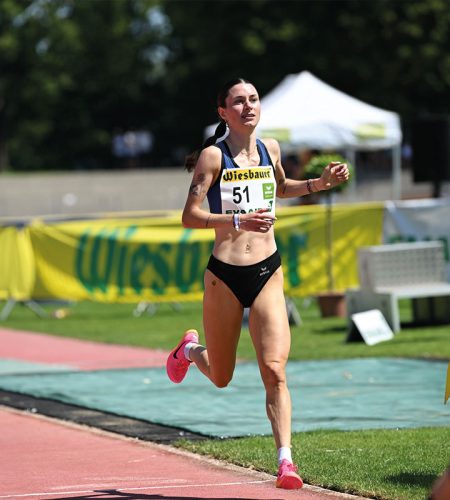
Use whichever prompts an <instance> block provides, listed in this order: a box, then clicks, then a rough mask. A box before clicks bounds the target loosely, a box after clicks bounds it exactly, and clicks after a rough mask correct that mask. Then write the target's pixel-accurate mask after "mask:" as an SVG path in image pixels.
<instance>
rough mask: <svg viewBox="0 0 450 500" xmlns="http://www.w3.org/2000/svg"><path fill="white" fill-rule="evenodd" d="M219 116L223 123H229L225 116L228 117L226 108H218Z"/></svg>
mask: <svg viewBox="0 0 450 500" xmlns="http://www.w3.org/2000/svg"><path fill="white" fill-rule="evenodd" d="M217 114H218V115H219V118H220V119H221V120H223V121H225V122H226V121H227V120H226V118H225V115H226V111H225V108H222V107H221V106H219V107H218V108H217Z"/></svg>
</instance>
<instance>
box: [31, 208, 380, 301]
mask: <svg viewBox="0 0 450 500" xmlns="http://www.w3.org/2000/svg"><path fill="white" fill-rule="evenodd" d="M180 217H181V214H179V213H177V214H175V215H172V216H170V217H161V218H155V217H148V218H137V217H136V218H129V219H119V218H117V219H99V220H83V221H69V222H60V223H54V224H42V223H38V222H35V223H34V224H32V225H31V226H30V227H29V235H30V241H31V246H32V248H33V252H34V259H35V274H36V282H35V284H34V289H33V292H32V296H33V298H35V299H47V298H59V299H67V300H85V299H89V300H96V301H104V302H139V301H149V302H160V301H170V302H172V301H184V300H198V299H201V297H202V293H203V273H204V269H205V267H206V264H207V262H208V258H209V256H210V254H211V251H212V245H213V237H214V232H213V230H210V229H202V230H198V229H197V230H191V229H184V228H183V227H182V226H181V223H180ZM382 225H383V204H382V203H372V204H358V205H335V206H333V207H332V211H331V214H330V212H329V211H328V209H327V207H326V206H322V205H311V206H300V207H298V206H297V207H289V208H287V207H285V208H280V209H279V210H278V211H277V222H276V225H275V234H276V240H277V246H278V249H279V251H280V254H281V257H282V262H283V269H284V274H285V286H286V293H287V294H289V295H291V296H308V295H313V294H316V293H320V292H324V291H327V290H328V289H329V288H330V286H332V288H333V289H334V290H345V289H346V288H348V287H351V286H356V285H357V284H358V277H357V249H358V248H359V247H361V246H366V245H378V244H381V242H382ZM24 265H26V263H24Z"/></svg>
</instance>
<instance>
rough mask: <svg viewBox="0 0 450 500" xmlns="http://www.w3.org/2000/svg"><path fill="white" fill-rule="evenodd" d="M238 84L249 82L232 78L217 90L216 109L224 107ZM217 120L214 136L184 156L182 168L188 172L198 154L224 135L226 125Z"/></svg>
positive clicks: (195, 161)
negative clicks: (231, 90) (231, 91)
mask: <svg viewBox="0 0 450 500" xmlns="http://www.w3.org/2000/svg"><path fill="white" fill-rule="evenodd" d="M239 83H251V82H249V81H248V80H246V79H245V78H234V79H233V80H229V81H228V82H227V83H225V85H223V87H222V88H221V89H220V90H219V92H218V94H217V107H220V108H225V107H226V102H225V101H226V99H227V97H228V94H229V92H230V89H231V88H232V87H234V86H235V85H237V84H239ZM219 120H220V121H219V124H218V125H217V127H216V130H215V131H214V134H213V135H212V136H210V137H208V138H207V139H206V140H205V142H204V143H203V144H202V145H201V146H200V147H199V148H197V149H196V150H195V151H193V152H192V153H191V154H190V155H188V156H186V160H185V162H184V166H185V168H186V170H187V171H188V172H192V170H194V168H195V165H197V160H198V157H199V156H200V153H201V152H202V151H203V150H204V149H205V148H207V147H208V146H212V145H213V144H215V143H216V142H217V139H219V138H220V137H222V136H223V135H225V133H226V131H227V124H226V123H225V120H223V119H222V118H220V117H219Z"/></svg>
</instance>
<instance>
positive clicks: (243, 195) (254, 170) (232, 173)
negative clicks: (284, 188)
mask: <svg viewBox="0 0 450 500" xmlns="http://www.w3.org/2000/svg"><path fill="white" fill-rule="evenodd" d="M275 186H276V184H275V177H274V175H273V169H272V167H271V166H268V167H249V168H226V169H224V170H223V172H222V178H221V181H220V192H221V197H222V213H225V214H233V213H240V214H248V213H250V212H255V211H256V210H259V209H261V208H266V209H267V208H268V209H269V210H270V213H271V214H272V215H275V191H276V190H275Z"/></svg>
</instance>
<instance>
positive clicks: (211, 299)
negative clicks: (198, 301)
mask: <svg viewBox="0 0 450 500" xmlns="http://www.w3.org/2000/svg"><path fill="white" fill-rule="evenodd" d="M242 316H243V307H242V305H241V303H240V302H239V301H238V299H237V298H236V297H235V295H234V294H233V292H232V291H231V290H230V289H229V288H228V286H227V285H226V284H225V283H224V282H223V281H222V280H220V279H219V278H217V277H216V276H215V275H214V274H213V273H212V272H211V271H209V270H208V269H207V270H206V271H205V293H204V296H203V326H204V329H205V340H206V348H207V350H208V359H209V365H210V373H211V375H212V378H213V379H214V380H215V381H216V379H220V380H222V381H223V380H225V381H228V382H229V380H231V377H232V375H233V371H234V367H235V364H236V351H237V346H238V342H239V337H240V333H241V325H242Z"/></svg>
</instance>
